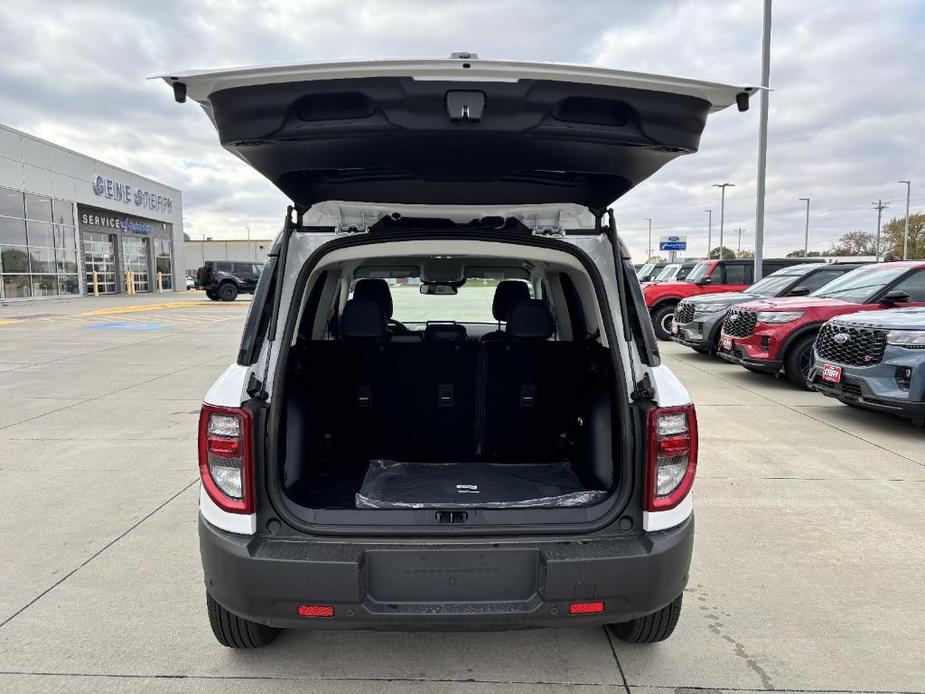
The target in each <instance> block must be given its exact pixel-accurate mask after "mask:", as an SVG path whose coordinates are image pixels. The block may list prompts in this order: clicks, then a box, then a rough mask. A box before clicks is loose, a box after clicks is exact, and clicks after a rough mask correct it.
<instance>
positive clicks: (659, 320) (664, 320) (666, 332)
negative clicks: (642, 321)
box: [652, 304, 675, 340]
mask: <svg viewBox="0 0 925 694" xmlns="http://www.w3.org/2000/svg"><path fill="white" fill-rule="evenodd" d="M674 307H675V305H674V304H668V305H667V306H665V305H662V306H659V307H658V308H657V309H655V311H653V312H652V327H653V328H655V337H657V338H658V339H659V340H670V339H671V321H672V319H673V318H674Z"/></svg>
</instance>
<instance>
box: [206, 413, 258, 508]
mask: <svg viewBox="0 0 925 694" xmlns="http://www.w3.org/2000/svg"><path fill="white" fill-rule="evenodd" d="M252 455H253V453H252V451H251V415H250V412H248V411H247V410H244V409H241V408H234V407H215V406H213V405H206V404H203V406H202V410H201V411H200V412H199V477H200V479H201V480H202V486H203V488H204V489H205V490H206V494H208V495H209V498H210V499H212V501H214V502H215V504H216V505H217V506H218V507H219V508H220V509H222V510H223V511H228V512H229V513H253V512H254V470H253V460H252Z"/></svg>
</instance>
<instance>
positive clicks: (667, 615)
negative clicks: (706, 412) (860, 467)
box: [164, 55, 753, 648]
mask: <svg viewBox="0 0 925 694" xmlns="http://www.w3.org/2000/svg"><path fill="white" fill-rule="evenodd" d="M164 79H165V80H166V82H167V83H168V84H169V85H171V87H172V89H173V92H174V95H175V97H176V99H177V100H178V101H181V102H182V101H185V100H188V99H189V100H193V101H195V102H198V103H199V104H200V105H201V106H202V107H203V108H204V109H205V111H206V113H207V114H208V116H209V118H210V119H211V120H212V122H213V123H214V124H215V126H216V128H217V130H218V135H219V139H220V140H221V142H222V144H223V145H224V146H225V147H226V148H228V149H229V150H230V151H232V152H233V153H234V154H236V155H237V156H238V157H240V158H241V159H242V160H244V161H245V162H247V163H249V164H250V165H252V166H253V167H254V168H255V169H257V171H259V172H260V173H262V174H263V175H265V176H266V177H267V178H268V179H269V180H270V181H272V182H273V183H274V184H276V185H277V186H278V187H279V188H280V190H281V191H282V192H283V193H284V194H285V195H287V196H288V197H289V198H290V199H291V201H292V205H291V207H290V208H289V210H288V212H287V214H286V215H285V221H284V226H283V230H282V232H281V233H280V235H279V236H278V237H277V239H276V241H275V243H274V244H273V247H272V250H271V253H270V258H269V260H268V262H267V264H266V267H265V269H264V272H263V273H262V275H261V278H260V282H259V284H258V286H257V290H256V294H255V296H254V300H253V305H252V307H251V309H250V313H249V316H248V319H247V323H246V326H245V329H244V335H243V338H242V341H241V346H240V350H239V353H238V357H237V360H236V362H235V363H234V364H232V365H230V366H229V367H228V369H227V370H226V371H225V373H224V374H223V375H222V376H221V377H220V378H219V379H218V381H216V383H215V384H214V385H213V386H212V387H211V388H210V389H209V391H208V393H206V396H205V402H204V403H203V406H202V413H201V418H200V426H199V469H200V475H201V479H202V488H201V493H200V501H199V509H200V518H199V537H200V549H201V555H202V564H203V570H204V574H205V587H206V594H207V597H206V601H207V606H208V612H209V617H210V620H211V624H212V628H213V631H214V634H215V636H216V638H217V639H218V640H219V641H220V642H221V643H222V644H224V645H226V646H229V647H233V648H246V647H255V646H262V645H264V644H267V643H269V642H270V641H271V640H272V639H273V638H274V637H275V636H276V634H277V632H278V630H279V629H280V628H283V627H293V628H329V629H362V628H388V629H460V628H469V629H486V628H494V629H500V628H521V627H526V626H578V625H588V624H608V625H612V628H613V631H614V633H615V634H616V635H617V636H618V637H619V638H623V639H626V640H628V641H635V642H652V641H659V640H662V639H664V638H667V637H668V636H669V635H670V634H671V632H672V631H673V629H674V627H675V624H676V623H677V620H678V616H679V614H680V610H681V600H682V592H683V589H684V586H685V584H686V582H687V576H688V568H689V565H690V559H691V551H692V547H693V530H694V522H693V497H692V494H691V487H692V484H693V480H694V472H695V469H696V463H697V419H696V415H695V411H694V406H693V404H692V402H691V398H690V396H689V394H688V393H687V391H686V390H685V389H684V387H683V385H681V383H680V382H679V381H678V379H677V378H676V377H675V376H674V375H673V374H672V373H671V371H669V369H668V368H667V367H666V366H664V365H662V364H661V362H660V360H659V354H658V347H657V344H656V342H655V337H654V334H653V331H652V326H651V323H650V322H649V317H648V312H647V310H646V307H645V304H644V302H643V298H642V292H641V289H640V286H639V283H638V282H637V280H636V277H635V274H634V273H633V269H632V265H631V264H630V261H629V255H628V253H627V249H626V247H625V246H624V245H623V244H622V243H621V242H620V241H619V238H618V235H617V229H616V225H615V222H614V214H613V212H612V211H611V210H610V209H608V205H609V204H610V203H611V202H612V201H613V200H615V199H617V198H619V197H620V196H621V195H623V194H624V193H626V192H627V191H628V190H630V189H631V188H632V187H633V186H635V185H636V184H637V183H639V182H641V181H642V180H644V179H645V178H647V177H649V176H650V175H652V174H653V173H655V172H656V171H657V170H658V169H659V168H660V167H661V166H663V165H664V164H666V163H668V162H669V161H671V160H672V159H674V158H675V157H677V156H679V155H681V154H687V153H691V152H694V151H696V149H697V147H698V145H699V141H700V134H701V131H702V129H703V127H704V125H705V123H706V119H707V116H708V115H709V114H710V113H712V112H714V111H716V110H719V109H722V108H725V107H727V106H729V105H731V104H738V106H739V108H740V109H741V110H744V109H745V108H746V107H747V106H748V99H749V96H750V94H751V93H752V92H753V90H752V89H750V88H744V87H730V86H724V85H718V84H712V83H706V82H695V81H691V80H684V79H673V78H667V77H653V76H651V75H638V74H632V73H625V72H616V71H611V70H602V69H598V68H584V67H573V66H556V65H546V64H543V65H534V64H529V63H509V62H493V61H481V60H478V59H477V58H475V57H474V56H471V55H466V56H460V57H458V58H452V59H449V60H424V61H381V62H369V63H345V64H327V65H305V66H292V67H273V68H254V69H246V70H232V71H225V72H202V73H172V74H170V75H168V76H166V77H164Z"/></svg>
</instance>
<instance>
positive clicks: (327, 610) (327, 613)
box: [296, 605, 334, 617]
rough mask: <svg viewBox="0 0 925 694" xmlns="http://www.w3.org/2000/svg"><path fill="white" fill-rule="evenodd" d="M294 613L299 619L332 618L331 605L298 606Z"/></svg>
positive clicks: (332, 610) (332, 607) (332, 609)
mask: <svg viewBox="0 0 925 694" xmlns="http://www.w3.org/2000/svg"><path fill="white" fill-rule="evenodd" d="M296 612H297V613H298V615H299V616H300V617H333V616H334V606H333V605H299V606H298V607H297V608H296Z"/></svg>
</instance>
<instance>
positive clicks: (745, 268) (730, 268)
mask: <svg viewBox="0 0 925 694" xmlns="http://www.w3.org/2000/svg"><path fill="white" fill-rule="evenodd" d="M806 262H824V261H823V260H822V259H821V258H815V259H814V258H810V259H809V260H806V259H802V258H769V259H767V260H765V261H764V262H763V263H762V265H761V267H762V276H766V275H770V274H771V273H772V272H777V271H778V270H780V269H782V268H785V267H789V266H791V265H796V264H798V263H806ZM754 267H755V261H754V260H749V259H744V258H743V259H736V260H702V261H700V262H699V263H697V265H696V266H694V269H693V270H691V271H690V274H689V275H688V276H687V277H686V278H685V280H684V281H683V282H659V283H657V284H649V285H645V286H643V294H644V295H645V298H646V306H648V307H649V314H650V315H651V316H652V326H653V327H654V328H655V335H656V336H657V337H658V339H660V340H670V339H671V320H672V317H673V315H674V310H675V307H676V306H677V305H678V302H679V301H681V300H682V299H687V298H688V297H691V296H697V295H699V294H716V293H718V292H740V291H742V290H743V289H745V288H746V287H748V286H750V285H751V284H752V282H754V281H755V280H754Z"/></svg>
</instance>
